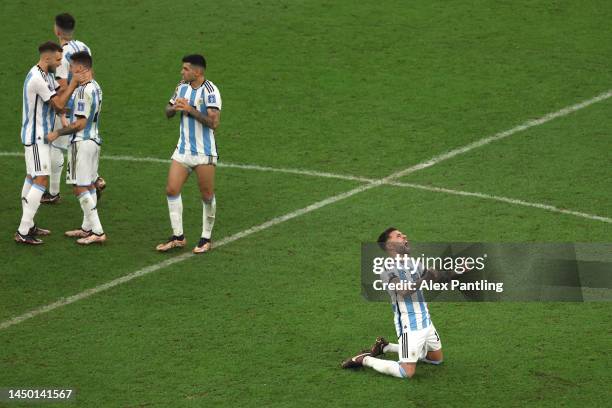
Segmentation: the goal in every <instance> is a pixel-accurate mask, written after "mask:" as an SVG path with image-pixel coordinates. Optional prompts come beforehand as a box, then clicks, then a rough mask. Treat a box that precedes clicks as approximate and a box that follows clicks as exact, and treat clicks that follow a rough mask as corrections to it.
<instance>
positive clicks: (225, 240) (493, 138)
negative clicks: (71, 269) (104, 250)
mask: <svg viewBox="0 0 612 408" xmlns="http://www.w3.org/2000/svg"><path fill="white" fill-rule="evenodd" d="M611 96H612V90H610V91H607V92H605V93H602V94H600V95H598V96H595V97H594V98H591V99H588V100H586V101H583V102H581V103H578V104H575V105H572V106H569V107H566V108H563V109H561V110H558V111H556V112H553V113H549V114H547V115H545V116H543V117H541V118H539V119H535V120H531V121H528V122H525V123H524V124H522V125H519V126H516V127H514V128H512V129H510V130H507V131H504V132H500V133H497V134H495V135H493V136H489V137H485V138H483V139H480V140H478V141H476V142H473V143H470V144H468V145H466V146H464V147H461V148H458V149H455V150H451V151H450V152H448V153H444V154H441V155H438V156H435V157H433V158H431V159H429V160H427V161H425V162H421V163H419V164H416V165H414V166H411V167H409V168H407V169H404V170H401V171H398V172H395V173H392V174H390V175H389V176H387V177H384V178H382V179H380V180H369V179H368V181H367V183H368V184H365V185H362V186H359V187H356V188H353V189H352V190H349V191H347V192H344V193H340V194H337V195H334V196H331V197H329V198H326V199H324V200H321V201H318V202H316V203H314V204H311V205H309V206H306V207H304V208H301V209H299V210H296V211H292V212H290V213H288V214H285V215H283V216H280V217H276V218H273V219H271V220H269V221H266V222H264V223H263V224H260V225H257V226H255V227H251V228H249V229H246V230H244V231H241V232H238V233H236V234H234V235H231V236H229V237H227V238H223V239H221V240H220V241H218V242H217V243H216V244H215V246H216V247H219V246H222V245H226V244H229V243H231V242H234V241H236V240H238V239H241V238H244V237H247V236H249V235H252V234H254V233H256V232H259V231H263V230H265V229H268V228H270V227H272V226H275V225H278V224H280V223H283V222H285V221H289V220H291V219H293V218H296V217H299V216H301V215H304V214H307V213H310V212H312V211H316V210H318V209H319V208H322V207H325V206H327V205H329V204H333V203H336V202H338V201H341V200H344V199H345V198H349V197H352V196H354V195H355V194H359V193H362V192H364V191H367V190H370V189H372V188H375V187H378V186H381V185H384V184H386V183H389V182H393V181H394V179H397V178H399V177H402V176H404V175H406V174H410V173H413V172H415V171H418V170H422V169H425V168H427V167H431V166H433V165H435V164H437V163H440V162H441V161H444V160H447V159H450V158H453V157H455V156H457V155H460V154H463V153H467V152H469V151H470V150H472V149H475V148H478V147H481V146H484V145H486V144H489V143H491V142H493V141H496V140H500V139H503V138H505V137H508V136H511V135H513V134H515V133H518V132H521V131H523V130H525V129H528V128H530V127H533V126H538V125H541V124H544V123H546V122H549V121H551V120H553V119H555V118H559V117H562V116H566V115H568V114H570V113H572V112H575V111H577V110H579V109H583V108H585V107H587V106H589V105H591V104H593V103H596V102H600V101H603V100H605V99H608V98H610V97H611ZM0 155H3V156H9V155H11V156H15V155H18V153H14V152H7V153H4V154H2V153H0ZM158 160H161V159H153V160H148V161H155V162H157V161H158ZM142 161H147V160H142ZM256 167H259V166H252V167H250V168H251V169H253V170H256V169H257V168H256ZM298 171H299V170H296V171H293V173H294V174H306V173H298ZM305 172H308V173H312V172H309V171H307V170H305ZM324 174H327V175H328V176H326V177H330V175H331V173H324ZM310 175H312V174H310ZM413 187H414V186H413ZM453 191H454V190H453ZM192 256H193V255H192V254H189V253H187V254H181V255H177V256H174V257H173V258H169V259H166V260H165V261H162V262H158V263H156V264H153V265H150V266H147V267H144V268H142V269H139V270H137V271H135V272H132V273H129V274H127V275H124V276H122V277H120V278H117V279H114V280H112V281H110V282H106V283H103V284H101V285H98V286H95V287H93V288H90V289H87V290H84V291H82V292H80V293H77V294H76V295H73V296H70V297H67V298H63V299H60V300H58V301H56V302H53V303H50V304H48V305H45V306H41V307H39V308H36V309H33V310H31V311H29V312H26V313H24V314H22V315H19V316H15V317H13V318H11V319H9V320H6V321H4V322H1V323H0V330H2V329H6V328H8V327H11V326H13V325H16V324H19V323H21V322H23V321H25V320H28V319H31V318H33V317H35V316H38V315H41V314H44V313H47V312H50V311H52V310H55V309H57V308H59V307H62V306H65V305H68V304H71V303H74V302H77V301H79V300H82V299H86V298H88V297H90V296H92V295H95V294H97V293H100V292H103V291H105V290H108V289H110V288H113V287H115V286H118V285H121V284H123V283H126V282H129V281H131V280H133V279H136V278H138V277H140V276H144V275H148V274H150V273H153V272H155V271H158V270H160V269H162V268H165V267H167V266H170V265H173V264H176V263H179V262H182V261H184V260H186V259H189V258H191V257H192Z"/></svg>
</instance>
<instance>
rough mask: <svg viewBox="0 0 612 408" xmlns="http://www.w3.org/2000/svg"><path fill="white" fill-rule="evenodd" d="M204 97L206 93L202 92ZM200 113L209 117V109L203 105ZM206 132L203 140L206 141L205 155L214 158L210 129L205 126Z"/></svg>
mask: <svg viewBox="0 0 612 408" xmlns="http://www.w3.org/2000/svg"><path fill="white" fill-rule="evenodd" d="M202 95H203V96H204V92H203V91H202ZM200 111H201V112H202V113H203V114H204V116H208V108H207V107H206V105H205V104H203V105H202V107H201V108H200ZM202 127H203V128H204V132H202V138H203V139H204V141H203V142H204V154H205V155H207V156H212V151H211V143H210V129H209V128H208V126H206V125H203V126H202Z"/></svg>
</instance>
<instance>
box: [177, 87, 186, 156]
mask: <svg viewBox="0 0 612 408" xmlns="http://www.w3.org/2000/svg"><path fill="white" fill-rule="evenodd" d="M186 93H187V87H186V86H183V87H181V90H180V91H179V97H180V98H184V97H185V94H186ZM184 116H185V114H184V113H183V112H181V143H180V144H179V153H180V154H185V126H184V125H183V118H184Z"/></svg>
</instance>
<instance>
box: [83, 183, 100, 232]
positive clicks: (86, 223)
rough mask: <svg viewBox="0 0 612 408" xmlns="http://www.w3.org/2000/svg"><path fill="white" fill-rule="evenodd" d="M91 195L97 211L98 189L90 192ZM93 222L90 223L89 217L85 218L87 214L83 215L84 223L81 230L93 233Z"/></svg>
mask: <svg viewBox="0 0 612 408" xmlns="http://www.w3.org/2000/svg"><path fill="white" fill-rule="evenodd" d="M89 195H90V197H91V200H92V201H93V203H94V207H96V210H97V206H98V196H97V195H96V189H93V190H89ZM91 228H92V226H91V222H90V221H89V217H86V216H85V213H83V223H82V224H81V229H82V230H83V231H91Z"/></svg>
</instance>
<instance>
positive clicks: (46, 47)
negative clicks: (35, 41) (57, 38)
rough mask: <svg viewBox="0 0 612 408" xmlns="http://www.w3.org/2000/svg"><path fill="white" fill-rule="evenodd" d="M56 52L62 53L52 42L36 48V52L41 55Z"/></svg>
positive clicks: (60, 48)
mask: <svg viewBox="0 0 612 408" xmlns="http://www.w3.org/2000/svg"><path fill="white" fill-rule="evenodd" d="M49 51H56V52H62V51H63V49H62V47H60V45H59V44H58V43H54V42H53V41H47V42H44V43H42V44H40V45H39V46H38V52H39V53H40V54H42V53H43V52H49Z"/></svg>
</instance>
